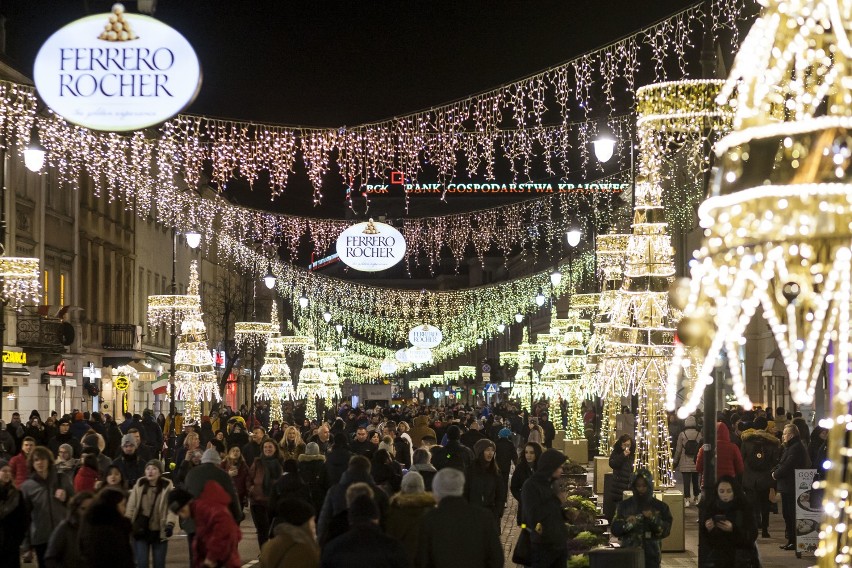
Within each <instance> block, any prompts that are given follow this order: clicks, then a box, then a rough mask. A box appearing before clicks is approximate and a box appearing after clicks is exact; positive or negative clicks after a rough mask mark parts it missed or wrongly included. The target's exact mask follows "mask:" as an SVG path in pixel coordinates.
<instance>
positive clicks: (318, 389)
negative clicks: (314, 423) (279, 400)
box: [296, 346, 325, 420]
mask: <svg viewBox="0 0 852 568" xmlns="http://www.w3.org/2000/svg"><path fill="white" fill-rule="evenodd" d="M323 378H324V377H323V372H322V371H321V370H320V367H319V355H318V354H317V351H316V349H314V348H313V347H312V346H308V347H307V348H306V349H305V359H304V362H303V363H302V370H301V371H300V372H299V384H298V385H297V386H296V399H298V400H304V401H305V417H306V418H307V419H308V420H316V418H317V407H316V400H317V399H319V398H324V397H325V384H324V383H323Z"/></svg>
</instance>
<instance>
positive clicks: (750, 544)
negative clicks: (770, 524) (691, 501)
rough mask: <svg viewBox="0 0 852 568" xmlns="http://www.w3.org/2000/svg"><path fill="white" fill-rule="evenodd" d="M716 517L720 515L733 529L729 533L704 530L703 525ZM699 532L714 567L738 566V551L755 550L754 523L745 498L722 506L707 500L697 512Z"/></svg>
mask: <svg viewBox="0 0 852 568" xmlns="http://www.w3.org/2000/svg"><path fill="white" fill-rule="evenodd" d="M734 494H735V495H736V493H734ZM717 515H722V516H724V517H725V519H726V520H728V521H730V522H731V525H732V526H733V530H731V532H726V531H723V530H721V529H719V528H717V527H714V528H713V530H710V531H708V530H707V527H706V525H705V524H704V523H705V522H706V521H707V519H711V518H713V517H714V516H717ZM698 531H699V533H701V536H702V537H703V538H705V539H706V542H707V543H708V545H709V546H708V547H707V549H708V556H709V558H710V559H712V561H713V565H714V566H719V567H720V568H722V567H726V566H737V563H736V557H737V549H741V550H745V551H750V550H753V549H754V541H755V540H756V539H757V522H756V521H755V518H754V513H753V511H752V508H751V506H750V505H749V503H748V501H747V500H746V499H745V496H744V495H740V496H738V497H736V498H735V499H734V500H733V501H731V502H730V503H724V502H722V501H721V500H720V499H718V498H710V499H709V500H708V501H706V502H705V503H703V504H702V506H701V508H700V509H699V511H698Z"/></svg>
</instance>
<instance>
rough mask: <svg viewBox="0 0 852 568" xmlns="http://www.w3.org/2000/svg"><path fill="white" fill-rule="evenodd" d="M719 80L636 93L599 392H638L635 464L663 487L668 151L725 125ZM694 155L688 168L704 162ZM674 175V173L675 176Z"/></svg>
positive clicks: (671, 326) (667, 457) (673, 316)
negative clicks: (634, 148)
mask: <svg viewBox="0 0 852 568" xmlns="http://www.w3.org/2000/svg"><path fill="white" fill-rule="evenodd" d="M721 86H722V82H721V81H680V82H673V83H661V84H657V85H651V86H648V87H642V88H641V89H639V90H638V92H637V95H636V96H637V114H638V116H639V118H638V122H637V133H638V137H639V176H638V177H637V178H636V182H635V186H636V189H635V196H636V204H635V208H634V213H633V232H632V234H631V235H630V238H629V240H628V242H627V250H626V255H625V256H626V261H625V266H624V279H623V283H622V287H621V289H620V290H619V291H618V294H617V295H616V297H615V299H614V303H613V306H612V315H611V319H610V323H609V324H608V328H607V340H606V342H605V346H604V354H603V357H602V359H603V361H602V364H603V368H602V372H601V375H602V377H604V378H605V379H606V381H607V382H606V383H605V384H604V385H603V388H602V391H603V392H605V393H610V396H612V395H617V396H618V395H620V396H630V395H637V396H638V399H639V405H638V410H637V416H636V432H635V439H636V448H637V451H636V463H635V466H636V467H647V468H648V469H649V470H650V471H651V472H652V473H653V474H654V478H655V479H658V480H660V485H661V486H664V487H668V486H672V485H673V484H674V476H673V471H672V457H671V451H670V438H669V430H668V417H667V416H666V412H665V407H664V404H663V399H664V393H665V383H666V378H667V376H668V367H669V364H670V362H671V358H672V356H673V354H674V335H675V326H676V325H677V321H678V320H679V318H680V312H679V311H678V310H676V309H674V308H673V307H672V306H671V305H670V304H669V296H668V289H669V286H670V284H671V282H672V281H673V280H674V274H675V267H674V263H673V261H672V254H673V249H672V246H671V239H670V237H669V235H668V232H667V223H666V219H665V209H664V207H663V203H662V188H663V183H664V181H665V179H666V178H667V176H670V175H672V173H673V172H672V173H669V169H670V168H671V167H672V166H671V163H670V161H669V154H670V153H671V152H674V151H678V152H682V151H684V149H686V150H687V153H688V154H690V155H695V152H694V151H689V150H690V148H689V147H690V146H692V145H698V146H699V147H703V144H704V142H705V141H706V139H707V131H708V130H710V131H711V132H713V131H716V130H719V129H726V128H727V127H729V126H730V122H731V119H732V114H731V112H730V109H729V108H724V107H719V106H718V105H717V104H716V101H715V98H716V96H717V94H718V93H719V91H720V89H721ZM705 164H706V162H705V161H704V160H698V159H696V160H695V161H694V162H693V163H690V164H687V166H688V167H691V168H693V169H698V170H699V171H701V170H702V168H704V167H705ZM672 177H673V175H672Z"/></svg>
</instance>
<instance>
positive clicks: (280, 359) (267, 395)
mask: <svg viewBox="0 0 852 568" xmlns="http://www.w3.org/2000/svg"><path fill="white" fill-rule="evenodd" d="M271 324H272V326H273V327H274V330H275V331H274V333H273V335H272V337H271V338H269V340H268V341H267V342H266V356H265V357H264V360H263V367H261V368H260V381H259V382H258V383H257V389H256V390H255V398H256V399H257V400H268V401H269V419H270V420H272V421H276V420H277V421H279V422H280V421H281V420H283V419H284V414H283V411H282V408H281V403H282V402H284V401H285V400H290V399H292V398H293V397H294V396H295V394H296V393H295V392H294V391H293V381H292V379H291V377H290V367H289V366H288V365H287V353H286V351H287V347H286V345H285V344H284V341H283V340H282V339H281V334H280V324H279V322H278V307H277V306H276V305H274V304H273V306H272V321H271Z"/></svg>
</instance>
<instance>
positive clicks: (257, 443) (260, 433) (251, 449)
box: [241, 428, 266, 466]
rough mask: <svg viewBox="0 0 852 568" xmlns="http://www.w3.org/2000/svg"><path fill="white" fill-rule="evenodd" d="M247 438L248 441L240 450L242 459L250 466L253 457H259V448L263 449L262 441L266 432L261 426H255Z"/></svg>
mask: <svg viewBox="0 0 852 568" xmlns="http://www.w3.org/2000/svg"><path fill="white" fill-rule="evenodd" d="M249 438H250V441H249V443H248V444H246V445H245V446H243V447H242V448H241V451H242V452H243V459H245V460H246V463H247V464H248V465H249V466H251V464H253V463H254V458H259V457H260V454H261V450H262V449H263V441H264V438H266V432H265V431H264V430H263V428H255V429H254V430H252V431H251V435H250V436H249Z"/></svg>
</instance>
